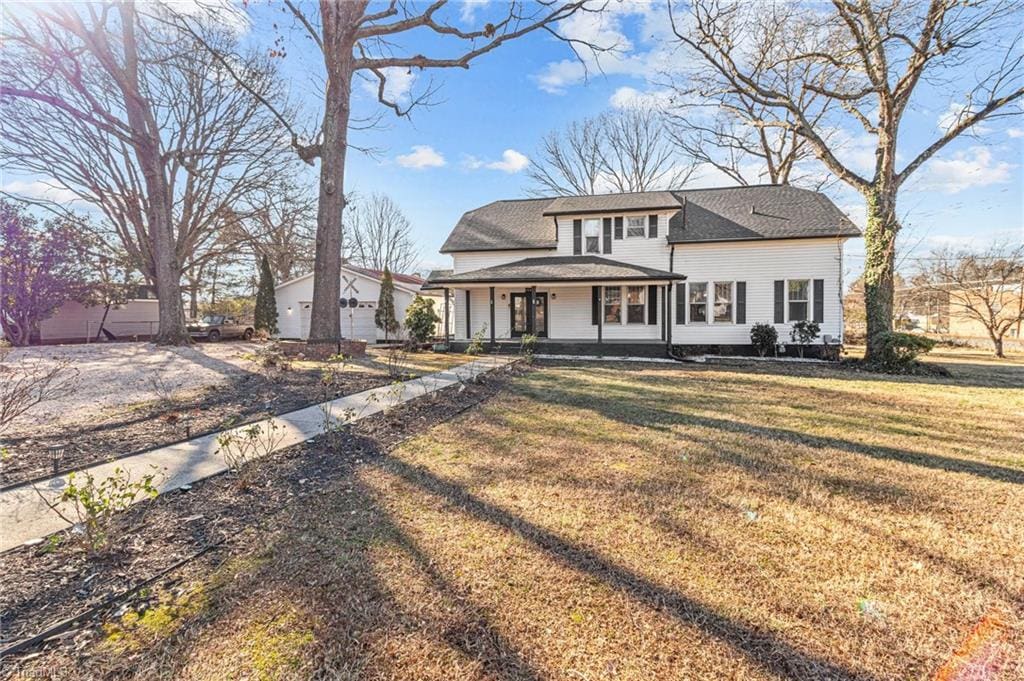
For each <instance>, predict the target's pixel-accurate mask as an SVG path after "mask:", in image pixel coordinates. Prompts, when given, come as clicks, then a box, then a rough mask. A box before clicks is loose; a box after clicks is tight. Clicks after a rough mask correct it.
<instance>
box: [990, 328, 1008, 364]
mask: <svg viewBox="0 0 1024 681" xmlns="http://www.w3.org/2000/svg"><path fill="white" fill-rule="evenodd" d="M989 336H990V337H991V338H992V345H993V346H994V347H995V351H996V357H998V358H999V359H1005V358H1006V355H1005V354H1003V336H1002V334H1000V335H996V334H994V333H992V332H991V331H990V332H989Z"/></svg>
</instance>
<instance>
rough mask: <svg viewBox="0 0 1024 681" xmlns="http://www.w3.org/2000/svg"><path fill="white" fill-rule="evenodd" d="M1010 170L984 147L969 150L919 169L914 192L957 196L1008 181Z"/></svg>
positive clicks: (1005, 163) (939, 159) (934, 159)
mask: <svg viewBox="0 0 1024 681" xmlns="http://www.w3.org/2000/svg"><path fill="white" fill-rule="evenodd" d="M1013 168H1014V166H1013V165H1012V164H1010V163H1007V162H1006V161H996V160H995V159H994V158H993V157H992V151H991V150H990V149H988V148H987V147H981V146H977V147H970V148H969V149H965V150H963V151H958V152H956V153H955V154H953V157H952V158H933V159H931V160H930V161H928V162H927V163H926V164H925V166H924V167H923V168H922V169H921V171H920V175H919V177H918V179H917V182H915V186H916V187H917V189H924V190H934V191H941V192H943V193H946V194H958V193H960V192H962V191H964V190H965V189H970V188H973V187H987V186H988V185H992V184H1005V183H1007V182H1009V181H1010V175H1011V172H1010V171H1011V170H1012V169H1013Z"/></svg>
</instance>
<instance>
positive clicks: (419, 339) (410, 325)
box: [405, 296, 441, 343]
mask: <svg viewBox="0 0 1024 681" xmlns="http://www.w3.org/2000/svg"><path fill="white" fill-rule="evenodd" d="M440 321H441V318H440V317H439V316H437V313H436V312H434V300H433V299H432V298H426V297H423V296H416V299H415V300H413V301H412V302H411V303H410V304H409V307H408V308H406V310H405V328H406V330H407V331H408V332H409V338H410V340H412V341H414V342H416V343H426V342H427V341H429V340H430V339H431V338H433V337H434V334H435V331H436V329H437V325H438V323H439V322H440Z"/></svg>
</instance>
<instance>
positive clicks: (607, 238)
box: [604, 218, 612, 253]
mask: <svg viewBox="0 0 1024 681" xmlns="http://www.w3.org/2000/svg"><path fill="white" fill-rule="evenodd" d="M604 252H605V253H611V252H612V219H611V218H605V219H604Z"/></svg>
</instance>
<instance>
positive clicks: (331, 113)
mask: <svg viewBox="0 0 1024 681" xmlns="http://www.w3.org/2000/svg"><path fill="white" fill-rule="evenodd" d="M365 5H366V3H365V2H333V1H332V0H321V3H320V14H321V17H322V20H323V41H324V46H323V53H324V63H325V65H326V67H327V93H326V96H325V105H326V108H325V110H324V123H323V139H322V143H321V151H320V201H319V207H318V209H317V216H316V261H315V263H314V265H313V306H312V310H311V311H310V324H309V340H308V342H310V343H337V342H339V341H340V340H341V312H340V310H339V307H338V300H339V298H340V297H341V229H342V227H341V220H342V214H343V212H344V210H345V154H346V151H347V150H348V121H349V115H350V113H351V105H350V97H351V88H352V73H353V66H354V64H353V61H354V58H353V56H352V49H353V40H354V35H353V33H354V31H355V28H356V22H357V21H358V19H359V18H360V17H362V15H363V9H364V8H365Z"/></svg>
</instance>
